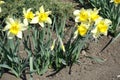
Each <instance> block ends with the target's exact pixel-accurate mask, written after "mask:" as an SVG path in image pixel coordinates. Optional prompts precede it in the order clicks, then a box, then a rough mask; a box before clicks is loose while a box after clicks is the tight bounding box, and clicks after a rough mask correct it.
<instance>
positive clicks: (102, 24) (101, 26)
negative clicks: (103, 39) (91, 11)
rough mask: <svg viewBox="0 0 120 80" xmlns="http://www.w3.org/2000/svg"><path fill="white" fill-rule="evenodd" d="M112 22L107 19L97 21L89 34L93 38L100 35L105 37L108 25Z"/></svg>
mask: <svg viewBox="0 0 120 80" xmlns="http://www.w3.org/2000/svg"><path fill="white" fill-rule="evenodd" d="M111 23H112V22H111V21H110V20H109V19H101V20H99V21H98V22H97V23H96V24H95V25H96V27H95V29H93V30H92V31H91V32H92V33H93V37H94V38H97V37H99V35H100V34H103V35H107V32H108V28H109V25H110V24H111Z"/></svg>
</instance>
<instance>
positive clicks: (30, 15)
mask: <svg viewBox="0 0 120 80" xmlns="http://www.w3.org/2000/svg"><path fill="white" fill-rule="evenodd" d="M23 16H24V24H25V25H28V22H30V21H31V20H32V19H33V18H34V14H33V12H32V11H31V8H29V9H28V10H27V11H26V10H25V8H23Z"/></svg>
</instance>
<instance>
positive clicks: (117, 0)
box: [110, 0, 120, 6]
mask: <svg viewBox="0 0 120 80" xmlns="http://www.w3.org/2000/svg"><path fill="white" fill-rule="evenodd" d="M110 2H114V3H115V5H116V6H117V5H118V4H120V0H111V1H110Z"/></svg>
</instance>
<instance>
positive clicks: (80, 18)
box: [73, 8, 89, 22]
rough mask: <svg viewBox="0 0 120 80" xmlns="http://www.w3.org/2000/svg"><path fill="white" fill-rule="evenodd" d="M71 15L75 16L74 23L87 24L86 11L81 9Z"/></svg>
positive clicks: (87, 16)
mask: <svg viewBox="0 0 120 80" xmlns="http://www.w3.org/2000/svg"><path fill="white" fill-rule="evenodd" d="M73 14H74V15H75V16H76V18H75V22H87V21H88V18H89V15H88V11H87V10H85V9H84V8H82V9H81V10H75V11H74V12H73Z"/></svg>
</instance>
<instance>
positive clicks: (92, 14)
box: [88, 8, 100, 22]
mask: <svg viewBox="0 0 120 80" xmlns="http://www.w3.org/2000/svg"><path fill="white" fill-rule="evenodd" d="M99 10H100V9H98V10H97V9H96V8H94V10H92V9H88V12H89V21H90V22H95V21H96V20H97V19H98V18H100V16H99V15H98V13H99Z"/></svg>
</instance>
